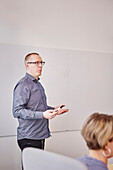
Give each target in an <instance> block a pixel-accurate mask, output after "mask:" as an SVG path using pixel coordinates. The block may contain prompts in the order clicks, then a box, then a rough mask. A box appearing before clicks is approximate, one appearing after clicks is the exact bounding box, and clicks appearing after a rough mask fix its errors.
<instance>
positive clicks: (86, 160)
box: [78, 155, 108, 170]
mask: <svg viewBox="0 0 113 170" xmlns="http://www.w3.org/2000/svg"><path fill="white" fill-rule="evenodd" d="M78 160H79V161H80V162H82V163H83V164H85V165H86V166H87V167H88V170H108V168H107V166H106V164H105V163H104V162H102V161H99V160H97V159H94V158H92V157H89V156H87V155H85V156H84V157H82V158H79V159H78Z"/></svg>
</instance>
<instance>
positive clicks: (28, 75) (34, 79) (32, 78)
mask: <svg viewBox="0 0 113 170" xmlns="http://www.w3.org/2000/svg"><path fill="white" fill-rule="evenodd" d="M25 76H26V77H28V78H30V79H31V80H33V81H38V80H40V78H39V77H38V80H37V79H36V78H35V77H33V76H32V75H30V74H28V73H26V75H25Z"/></svg>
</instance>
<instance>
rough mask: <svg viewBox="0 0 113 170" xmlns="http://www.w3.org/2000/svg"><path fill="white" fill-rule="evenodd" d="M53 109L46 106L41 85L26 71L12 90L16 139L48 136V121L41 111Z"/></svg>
mask: <svg viewBox="0 0 113 170" xmlns="http://www.w3.org/2000/svg"><path fill="white" fill-rule="evenodd" d="M48 109H54V108H53V107H50V106H47V102H46V95H45V91H44V88H43V86H42V85H41V83H40V82H39V80H36V79H35V78H34V77H33V76H31V75H30V74H28V73H26V75H25V77H23V78H22V79H21V80H20V81H19V82H18V83H17V84H16V86H15V88H14V92H13V116H14V117H15V118H18V122H19V126H18V128H17V139H18V140H20V139H24V138H28V139H45V138H48V137H50V131H49V121H48V119H45V118H43V112H44V111H46V110H48Z"/></svg>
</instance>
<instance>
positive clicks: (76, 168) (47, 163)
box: [22, 148, 88, 170]
mask: <svg viewBox="0 0 113 170" xmlns="http://www.w3.org/2000/svg"><path fill="white" fill-rule="evenodd" d="M22 160H23V168H24V170H88V169H87V168H86V166H85V165H83V164H81V163H80V162H79V161H77V160H75V159H72V158H69V157H66V156H63V155H59V154H56V153H52V152H48V151H44V150H41V149H36V148H25V149H24V150H23V154H22Z"/></svg>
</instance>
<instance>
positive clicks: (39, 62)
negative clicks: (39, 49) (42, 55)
mask: <svg viewBox="0 0 113 170" xmlns="http://www.w3.org/2000/svg"><path fill="white" fill-rule="evenodd" d="M27 64H35V65H38V66H39V65H40V64H41V65H42V66H43V65H44V64H45V61H34V62H33V61H31V62H30V61H29V62H27Z"/></svg>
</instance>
